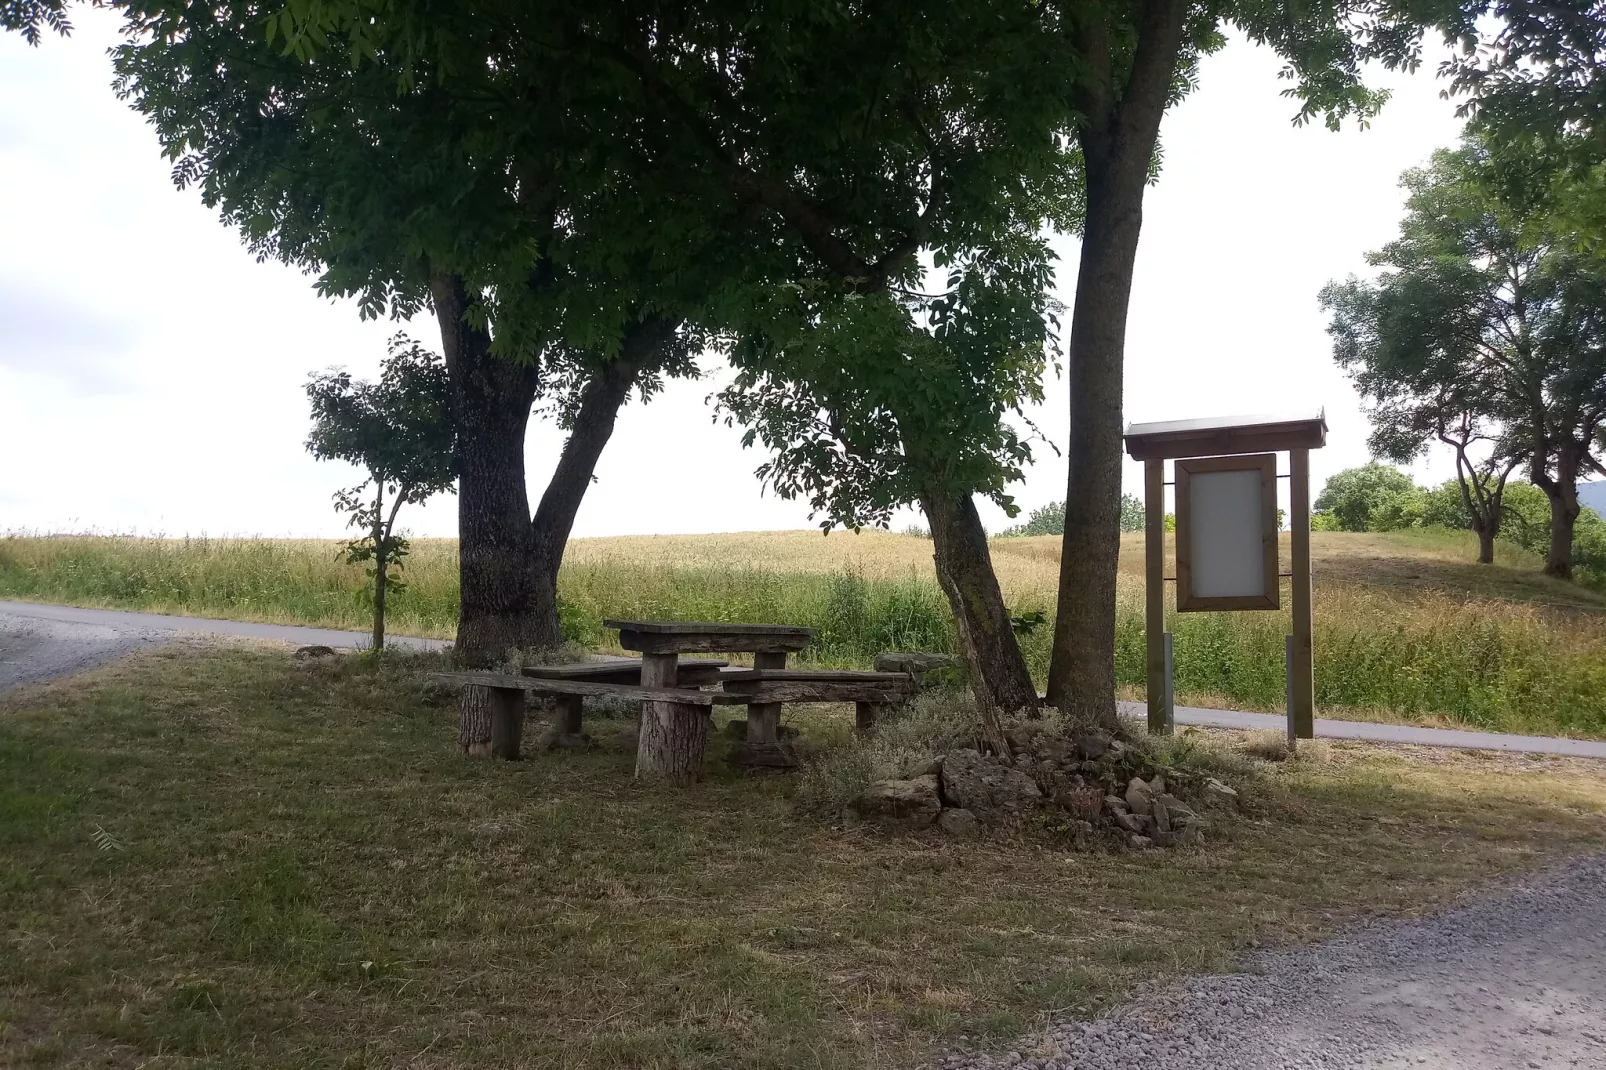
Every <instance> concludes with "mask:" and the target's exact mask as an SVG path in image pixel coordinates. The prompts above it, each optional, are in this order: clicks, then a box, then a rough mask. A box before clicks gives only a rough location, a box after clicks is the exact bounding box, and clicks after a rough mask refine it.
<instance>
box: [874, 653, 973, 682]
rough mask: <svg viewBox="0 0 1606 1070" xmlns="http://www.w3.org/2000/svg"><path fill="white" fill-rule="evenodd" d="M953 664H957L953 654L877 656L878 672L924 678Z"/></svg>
mask: <svg viewBox="0 0 1606 1070" xmlns="http://www.w3.org/2000/svg"><path fill="white" fill-rule="evenodd" d="M953 664H956V662H955V661H954V657H953V655H952V654H916V653H893V652H888V653H885V654H877V655H876V656H875V671H876V672H906V673H910V674H911V675H914V676H923V675H925V674H926V673H928V672H932V671H933V670H935V669H945V668H947V667H948V666H950V665H953Z"/></svg>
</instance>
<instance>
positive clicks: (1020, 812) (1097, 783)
mask: <svg viewBox="0 0 1606 1070" xmlns="http://www.w3.org/2000/svg"><path fill="white" fill-rule="evenodd" d="M1008 736H1009V742H1010V748H1011V751H1012V757H1011V758H1010V759H1009V760H1006V759H1004V758H1002V757H1000V756H998V755H994V754H984V753H982V752H981V751H980V750H974V749H962V750H952V751H949V752H947V753H946V754H943V755H940V756H938V757H936V758H934V759H932V760H931V761H930V762H929V763H926V764H924V765H923V766H920V767H918V768H914V769H909V770H906V771H905V774H906V775H904V776H901V777H897V778H894V779H889V780H881V781H877V782H876V783H874V784H872V785H870V787H869V788H868V789H866V790H865V792H864V793H863V794H862V795H861V796H860V797H859V798H858V799H856V800H855V801H854V802H853V803H852V805H851V806H850V807H849V811H848V814H847V816H848V817H849V818H850V819H853V820H862V821H871V822H876V823H880V824H887V825H893V826H897V827H901V828H907V829H915V830H923V829H939V830H941V831H942V832H945V833H947V834H949V835H951V836H955V837H959V838H976V837H980V836H984V835H985V836H992V837H1008V836H1014V835H1018V834H1020V833H1021V832H1023V831H1027V830H1028V829H1035V830H1041V831H1048V832H1057V833H1060V834H1062V835H1063V836H1065V837H1067V838H1069V839H1070V840H1072V841H1073V842H1075V843H1078V844H1087V845H1091V844H1093V843H1095V842H1100V841H1102V842H1114V843H1119V844H1125V845H1126V846H1129V847H1134V848H1148V847H1174V846H1198V845H1201V844H1203V843H1204V831H1205V826H1206V820H1205V818H1204V817H1203V816H1202V815H1201V813H1200V809H1201V808H1212V807H1220V806H1223V805H1226V804H1230V803H1231V802H1232V800H1234V799H1235V798H1236V796H1237V792H1236V791H1234V789H1232V788H1231V787H1229V786H1227V785H1226V784H1223V783H1222V782H1221V781H1219V780H1216V779H1214V778H1212V777H1208V776H1204V775H1201V774H1195V773H1191V772H1189V771H1186V770H1174V769H1173V770H1162V769H1160V768H1159V767H1157V766H1156V765H1155V764H1154V762H1153V761H1152V760H1151V759H1150V758H1148V757H1147V756H1145V755H1144V754H1143V753H1142V752H1141V751H1140V750H1138V749H1136V748H1134V747H1131V746H1128V745H1127V744H1125V743H1123V742H1122V741H1120V740H1117V739H1110V738H1107V737H1105V736H1100V735H1082V736H1077V737H1074V738H1070V737H1066V736H1064V735H1060V734H1057V733H1054V732H1052V731H1047V730H1045V729H1044V728H1043V727H1041V725H1040V723H1037V722H1025V723H1023V724H1021V725H1017V726H1015V727H1013V728H1011V729H1010V731H1009V733H1008Z"/></svg>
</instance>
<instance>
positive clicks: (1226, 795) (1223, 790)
mask: <svg viewBox="0 0 1606 1070" xmlns="http://www.w3.org/2000/svg"><path fill="white" fill-rule="evenodd" d="M1204 786H1205V790H1206V791H1208V792H1209V793H1210V794H1212V795H1215V796H1217V797H1219V798H1223V799H1236V798H1237V797H1238V793H1237V792H1236V791H1234V790H1233V789H1232V788H1230V787H1228V786H1227V785H1226V784H1223V783H1222V782H1221V781H1219V780H1217V779H1216V778H1215V777H1211V778H1210V779H1209V780H1207V781H1205V785H1204Z"/></svg>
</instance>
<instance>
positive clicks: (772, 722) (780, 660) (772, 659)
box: [747, 652, 786, 743]
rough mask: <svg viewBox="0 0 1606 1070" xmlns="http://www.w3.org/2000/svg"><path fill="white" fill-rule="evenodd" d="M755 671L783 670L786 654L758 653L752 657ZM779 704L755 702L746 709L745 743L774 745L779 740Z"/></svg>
mask: <svg viewBox="0 0 1606 1070" xmlns="http://www.w3.org/2000/svg"><path fill="white" fill-rule="evenodd" d="M753 668H755V669H784V668H786V654H785V653H784V652H782V653H775V654H771V653H758V654H754V655H753ZM780 727H781V704H780V703H779V702H755V703H753V704H752V705H750V706H748V707H747V742H749V743H774V742H776V741H777V740H778V739H779V738H780Z"/></svg>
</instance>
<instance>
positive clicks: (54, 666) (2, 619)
mask: <svg viewBox="0 0 1606 1070" xmlns="http://www.w3.org/2000/svg"><path fill="white" fill-rule="evenodd" d="M186 634H187V635H234V636H243V637H245V638H249V639H273V640H279V641H282V642H287V643H298V644H301V645H311V644H321V645H323V646H333V647H357V648H362V647H366V646H367V645H368V635H367V634H366V633H364V632H342V631H333V630H331V629H328V628H300V627H295V626H292V625H288V624H252V623H249V622H247V621H236V620H211V619H208V618H205V617H169V616H164V615H162V614H158V613H127V612H123V611H121V610H115V609H78V608H76V607H73V606H51V605H41V604H38V603H34V602H0V688H5V687H7V686H10V685H11V684H18V683H24V682H26V681H29V680H42V679H49V678H52V677H56V676H65V675H67V674H69V673H73V672H78V671H80V670H82V669H87V668H90V667H91V666H94V665H98V664H100V663H101V662H104V661H108V660H110V659H111V658H114V657H117V656H118V655H120V654H123V653H126V652H127V651H129V650H132V649H135V648H137V647H140V646H143V645H148V644H151V643H159V642H163V641H165V640H167V639H169V638H171V637H173V636H175V635H186ZM388 641H389V642H390V643H391V644H393V645H395V646H399V647H410V648H412V649H415V650H438V649H440V648H441V647H444V646H447V645H449V644H447V643H446V641H445V640H441V639H414V638H412V637H411V636H404V635H396V636H391V637H390V639H389V640H388ZM1117 705H1118V706H1119V707H1120V709H1121V713H1122V714H1123V715H1125V716H1127V717H1131V718H1135V719H1136V720H1139V721H1141V720H1143V719H1144V717H1145V716H1146V711H1147V707H1146V706H1145V705H1144V704H1143V703H1141V702H1120V703H1117ZM1177 723H1178V724H1196V725H1206V726H1209V727H1213V728H1250V729H1260V730H1264V731H1270V732H1282V731H1284V730H1285V729H1286V726H1287V721H1286V720H1285V718H1284V717H1283V716H1282V715H1281V714H1275V713H1242V712H1239V711H1236V710H1207V709H1200V708H1198V707H1194V706H1178V707H1177ZM1316 734H1317V735H1318V736H1323V737H1327V738H1330V739H1370V740H1376V741H1378V742H1383V743H1416V744H1419V745H1421V746H1428V747H1455V748H1459V749H1463V750H1495V751H1520V752H1526V753H1529V754H1561V755H1566V756H1568V757H1572V758H1606V742H1595V741H1592V740H1582V739H1555V738H1551V737H1548V736H1514V735H1505V734H1502V733H1498V732H1465V731H1460V730H1455V729H1447V728H1417V727H1414V726H1411V725H1397V724H1374V723H1372V722H1369V721H1333V720H1327V719H1325V718H1318V719H1317V721H1316Z"/></svg>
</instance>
